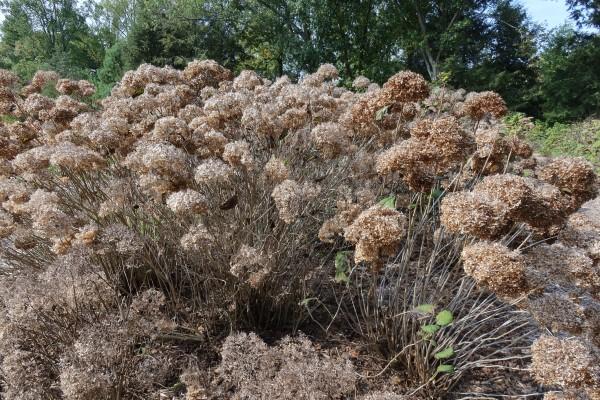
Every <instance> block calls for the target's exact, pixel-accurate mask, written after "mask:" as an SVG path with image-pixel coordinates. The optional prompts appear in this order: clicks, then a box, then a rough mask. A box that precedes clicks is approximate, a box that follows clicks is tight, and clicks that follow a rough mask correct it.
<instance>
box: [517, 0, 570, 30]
mask: <svg viewBox="0 0 600 400" xmlns="http://www.w3.org/2000/svg"><path fill="white" fill-rule="evenodd" d="M519 1H520V2H521V4H523V5H524V6H525V8H526V9H527V11H528V13H529V15H530V16H531V19H532V20H533V21H534V22H537V23H539V24H542V25H544V27H547V28H556V27H557V26H560V25H562V24H563V23H564V22H566V21H570V18H569V12H568V10H567V4H566V2H565V1H564V0H519ZM571 22H572V21H571Z"/></svg>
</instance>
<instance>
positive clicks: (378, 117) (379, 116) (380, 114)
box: [375, 106, 390, 121]
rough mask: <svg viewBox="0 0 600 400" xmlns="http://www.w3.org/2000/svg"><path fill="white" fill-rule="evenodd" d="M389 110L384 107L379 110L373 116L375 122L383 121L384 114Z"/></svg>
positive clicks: (387, 107)
mask: <svg viewBox="0 0 600 400" xmlns="http://www.w3.org/2000/svg"><path fill="white" fill-rule="evenodd" d="M389 108H390V106H385V107H383V108H380V109H379V110H378V111H377V113H376V114H375V121H381V120H382V119H383V117H384V116H385V114H387V111H388V109H389Z"/></svg>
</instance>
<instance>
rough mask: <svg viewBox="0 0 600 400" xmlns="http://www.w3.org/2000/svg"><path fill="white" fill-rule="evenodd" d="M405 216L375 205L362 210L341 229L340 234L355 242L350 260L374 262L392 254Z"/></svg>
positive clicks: (404, 225) (399, 236)
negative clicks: (347, 225)
mask: <svg viewBox="0 0 600 400" xmlns="http://www.w3.org/2000/svg"><path fill="white" fill-rule="evenodd" d="M405 229H406V217H405V216H404V214H402V213H401V212H399V211H397V210H395V209H392V208H388V207H384V206H380V205H375V206H373V207H370V208H369V209H367V210H365V211H363V212H362V213H361V214H360V215H359V216H358V217H357V218H356V220H354V222H353V223H352V225H350V226H349V227H347V228H346V229H345V231H344V237H345V238H346V240H348V241H349V242H351V243H354V244H355V245H356V249H355V252H354V261H355V262H356V263H359V262H361V261H365V262H369V263H377V262H379V261H381V259H382V257H385V256H392V255H394V254H395V252H396V251H397V250H398V246H399V245H400V242H401V241H402V239H403V237H404V233H405Z"/></svg>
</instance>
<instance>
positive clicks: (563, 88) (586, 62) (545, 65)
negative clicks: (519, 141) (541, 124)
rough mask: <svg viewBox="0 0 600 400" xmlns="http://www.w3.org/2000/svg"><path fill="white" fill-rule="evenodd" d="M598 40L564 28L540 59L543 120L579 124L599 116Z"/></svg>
mask: <svg viewBox="0 0 600 400" xmlns="http://www.w3.org/2000/svg"><path fill="white" fill-rule="evenodd" d="M598 65H600V37H598V36H597V35H591V34H584V33H581V32H576V31H574V30H573V29H571V28H569V27H567V26H565V27H563V28H561V29H559V30H558V31H557V32H555V33H554V34H553V35H551V37H550V38H549V40H548V43H547V44H546V47H545V50H544V52H543V53H542V55H541V58H540V62H539V68H540V83H539V89H538V90H539V92H538V95H539V98H540V99H541V102H542V104H541V107H542V112H543V116H544V118H545V119H547V120H549V121H551V122H553V121H571V120H580V119H583V118H586V117H588V116H590V115H600V69H598Z"/></svg>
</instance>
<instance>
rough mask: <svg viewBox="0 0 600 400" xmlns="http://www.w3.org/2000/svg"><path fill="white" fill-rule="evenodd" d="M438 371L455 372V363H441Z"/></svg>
mask: <svg viewBox="0 0 600 400" xmlns="http://www.w3.org/2000/svg"><path fill="white" fill-rule="evenodd" d="M437 372H447V373H452V372H454V365H451V364H440V365H438V367H437Z"/></svg>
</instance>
